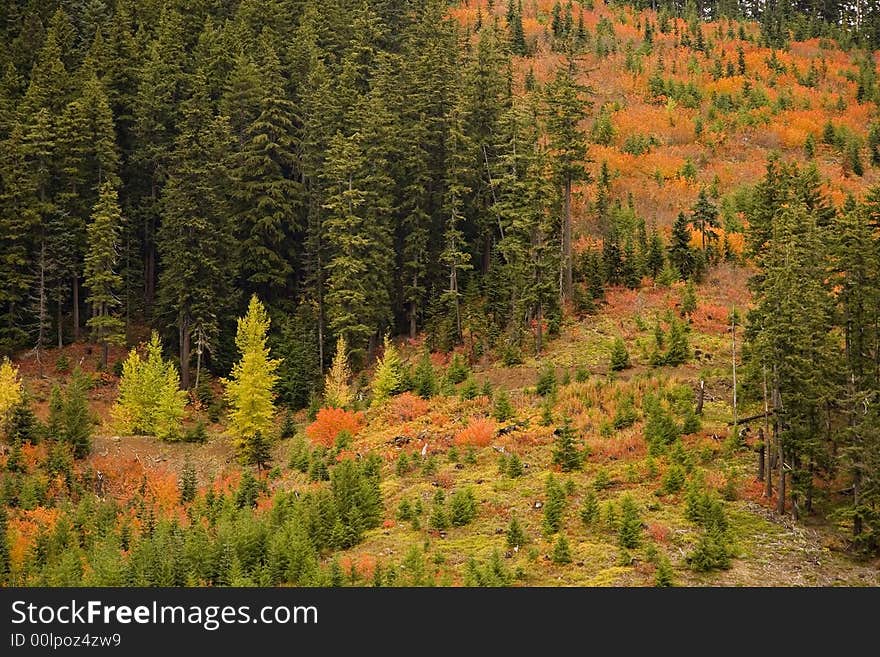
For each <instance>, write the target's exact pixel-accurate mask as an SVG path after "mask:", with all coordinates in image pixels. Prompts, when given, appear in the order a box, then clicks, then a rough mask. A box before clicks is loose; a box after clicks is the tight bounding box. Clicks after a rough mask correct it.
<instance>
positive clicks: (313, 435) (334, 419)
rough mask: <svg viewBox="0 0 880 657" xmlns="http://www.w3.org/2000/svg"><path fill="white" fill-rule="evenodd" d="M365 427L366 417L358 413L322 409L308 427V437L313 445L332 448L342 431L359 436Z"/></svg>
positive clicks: (339, 409) (337, 409) (338, 409)
mask: <svg viewBox="0 0 880 657" xmlns="http://www.w3.org/2000/svg"><path fill="white" fill-rule="evenodd" d="M363 426H364V415H363V413H361V412H358V411H346V410H343V409H341V408H322V409H321V410H319V411H318V416H317V417H316V418H315V421H314V422H312V423H311V424H310V425H309V426H307V427H306V436H308V437H309V440H311V441H312V442H313V443H316V444H318V445H324V446H325V447H332V446H333V443H334V442H335V441H336V437H337V436H338V435H339V434H340V432H342V431H348V432H349V433H350V434H351V435H352V436H355V435H357V433H358V431H360V430H361V427H363Z"/></svg>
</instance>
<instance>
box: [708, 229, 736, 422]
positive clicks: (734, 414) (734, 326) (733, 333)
mask: <svg viewBox="0 0 880 657" xmlns="http://www.w3.org/2000/svg"><path fill="white" fill-rule="evenodd" d="M705 235H706V233H705V231H704V232H703V240H704V242H703V251H704V252H705V250H706V244H705V239H706V237H705ZM734 311H736V307H734ZM730 324H731V327H730V328H731V331H730V332H731V334H732V335H733V358H732V361H733V426H734V428H736V424H737V417H736V415H737V408H736V322H735V321H733V322H731V323H730Z"/></svg>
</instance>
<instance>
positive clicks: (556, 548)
mask: <svg viewBox="0 0 880 657" xmlns="http://www.w3.org/2000/svg"><path fill="white" fill-rule="evenodd" d="M552 560H553V563H555V564H556V565H559V566H562V565H565V564H568V563H571V548H569V547H568V539H567V538H566V537H565V533H564V532H560V534H559V538H557V539H556V543H555V544H554V545H553V555H552Z"/></svg>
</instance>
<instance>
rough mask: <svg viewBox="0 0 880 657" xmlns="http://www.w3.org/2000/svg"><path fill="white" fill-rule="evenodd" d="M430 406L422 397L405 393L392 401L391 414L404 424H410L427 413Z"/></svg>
mask: <svg viewBox="0 0 880 657" xmlns="http://www.w3.org/2000/svg"><path fill="white" fill-rule="evenodd" d="M429 406H430V404H428V402H427V401H426V400H424V399H422V398H421V397H419V396H417V395H414V394H412V393H411V392H405V393H403V394H402V395H397V397H395V398H394V399H392V400H391V414H392V415H393V416H394V417H396V418H397V419H399V420H401V421H403V422H409V421H410V420H414V419H415V418H417V417H421V416H422V415H424V414H425V413H427V412H428V408H429Z"/></svg>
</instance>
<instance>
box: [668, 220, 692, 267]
mask: <svg viewBox="0 0 880 657" xmlns="http://www.w3.org/2000/svg"><path fill="white" fill-rule="evenodd" d="M690 243H691V231H690V228H689V227H688V219H687V217H686V216H685V214H684V212H679V213H678V218H676V220H675V223H674V224H673V226H672V240H671V243H670V244H669V247H668V253H669V263H670V264H671V265H672V266H673V267H675V268H676V269H677V270H678V273H679V274H680V275H681V278H682V279H683V280H687V279H688V278H690V277H691V276H692V275H693V274H694V273H695V271H696V257H695V256H694V252H693V250H692V249H691V245H690Z"/></svg>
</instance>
